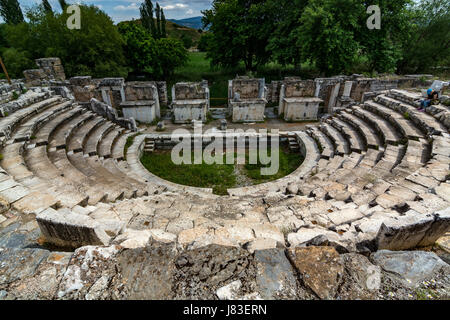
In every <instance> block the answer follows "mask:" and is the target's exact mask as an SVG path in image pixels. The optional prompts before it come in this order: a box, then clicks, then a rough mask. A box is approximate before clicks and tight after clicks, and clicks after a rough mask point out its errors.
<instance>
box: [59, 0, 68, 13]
mask: <svg viewBox="0 0 450 320" xmlns="http://www.w3.org/2000/svg"><path fill="white" fill-rule="evenodd" d="M58 2H59V6H60V7H61V10H62V11H64V10H66V8H67V2H66V0H58Z"/></svg>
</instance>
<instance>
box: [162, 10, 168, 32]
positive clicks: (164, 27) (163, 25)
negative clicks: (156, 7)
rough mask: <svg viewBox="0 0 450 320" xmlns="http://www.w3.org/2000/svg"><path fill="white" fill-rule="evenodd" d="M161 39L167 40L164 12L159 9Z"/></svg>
mask: <svg viewBox="0 0 450 320" xmlns="http://www.w3.org/2000/svg"><path fill="white" fill-rule="evenodd" d="M161 38H167V33H166V17H165V16H164V10H163V9H162V8H161Z"/></svg>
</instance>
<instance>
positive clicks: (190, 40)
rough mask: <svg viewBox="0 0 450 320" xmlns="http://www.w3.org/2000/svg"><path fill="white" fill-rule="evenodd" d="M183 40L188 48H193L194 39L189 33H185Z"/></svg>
mask: <svg viewBox="0 0 450 320" xmlns="http://www.w3.org/2000/svg"><path fill="white" fill-rule="evenodd" d="M181 41H182V42H183V46H184V47H185V48H186V49H189V48H191V47H192V45H193V41H192V39H191V38H190V37H189V36H188V35H186V34H185V35H183V37H182V38H181Z"/></svg>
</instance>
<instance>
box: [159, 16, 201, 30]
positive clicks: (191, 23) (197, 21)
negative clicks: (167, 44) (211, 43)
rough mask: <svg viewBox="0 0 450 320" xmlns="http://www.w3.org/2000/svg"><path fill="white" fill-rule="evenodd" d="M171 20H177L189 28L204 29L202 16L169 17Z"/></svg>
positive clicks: (179, 23) (176, 21)
mask: <svg viewBox="0 0 450 320" xmlns="http://www.w3.org/2000/svg"><path fill="white" fill-rule="evenodd" d="M168 20H169V21H172V22H175V23H176V24H178V25H180V26H184V27H188V28H193V29H203V25H202V17H193V18H186V19H179V20H177V19H168Z"/></svg>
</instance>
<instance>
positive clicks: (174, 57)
mask: <svg viewBox="0 0 450 320" xmlns="http://www.w3.org/2000/svg"><path fill="white" fill-rule="evenodd" d="M156 45H157V48H158V67H159V70H158V71H157V72H156V73H155V76H156V77H158V76H160V77H162V78H163V79H167V78H170V77H172V76H173V73H174V71H175V69H176V68H178V67H181V66H183V65H185V64H186V62H187V61H188V52H187V51H186V49H185V48H184V46H183V44H182V43H181V41H179V40H176V39H170V38H166V39H164V38H163V39H159V40H157V41H156Z"/></svg>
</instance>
